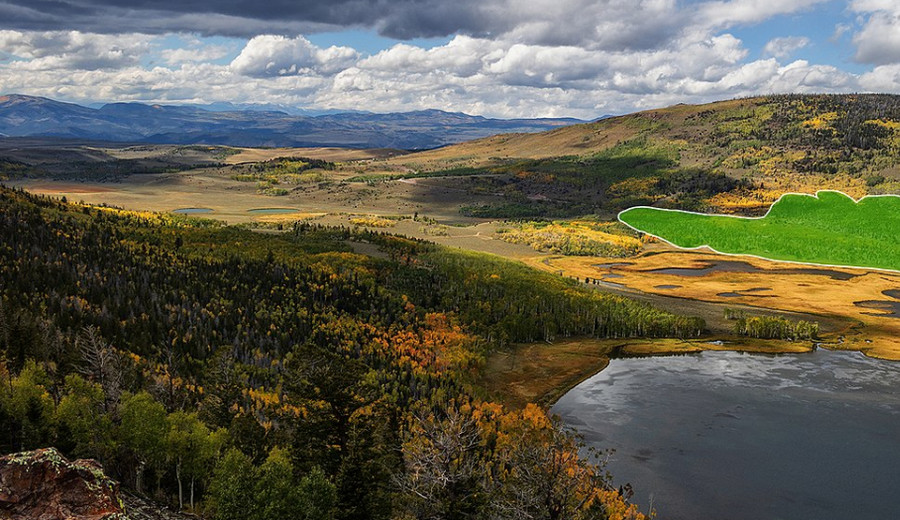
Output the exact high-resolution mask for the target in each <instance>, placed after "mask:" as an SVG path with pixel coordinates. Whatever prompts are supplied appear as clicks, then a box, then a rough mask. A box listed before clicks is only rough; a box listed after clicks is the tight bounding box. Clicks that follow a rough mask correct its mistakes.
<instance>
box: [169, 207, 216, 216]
mask: <svg viewBox="0 0 900 520" xmlns="http://www.w3.org/2000/svg"><path fill="white" fill-rule="evenodd" d="M213 211H215V210H213V209H210V208H178V209H173V210H172V213H178V214H180V215H192V214H195V213H212V212H213Z"/></svg>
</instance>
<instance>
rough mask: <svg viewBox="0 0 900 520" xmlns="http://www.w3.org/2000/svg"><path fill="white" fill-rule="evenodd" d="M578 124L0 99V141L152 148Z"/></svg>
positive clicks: (362, 142)
mask: <svg viewBox="0 0 900 520" xmlns="http://www.w3.org/2000/svg"><path fill="white" fill-rule="evenodd" d="M579 122H581V121H579V120H577V119H508V120H507V119H489V118H485V117H480V116H470V115H466V114H460V113H451V112H443V111H440V110H423V111H416V112H404V113H396V114H373V113H366V112H348V113H337V114H323V115H318V116H306V115H296V114H288V113H285V112H282V111H275V110H252V109H248V108H246V107H244V108H243V109H240V110H238V109H234V110H230V111H211V110H205V109H203V108H199V107H196V106H170V105H158V104H157V105H146V104H142V103H111V104H107V105H103V106H101V107H100V108H88V107H83V106H80V105H76V104H72V103H62V102H59V101H54V100H51V99H47V98H41V97H32V96H22V95H16V94H13V95H7V96H0V137H4V136H5V137H52V138H66V139H80V140H94V141H109V142H130V143H154V144H215V145H229V146H252V147H318V146H339V147H345V148H400V149H409V150H412V149H419V150H421V149H426V148H434V147H437V146H443V145H447V144H450V143H459V142H462V141H467V140H471V139H476V138H480V137H485V136H489V135H493V134H497V133H502V132H538V131H544V130H548V129H552V128H556V127H559V126H565V125H570V124H573V123H579Z"/></svg>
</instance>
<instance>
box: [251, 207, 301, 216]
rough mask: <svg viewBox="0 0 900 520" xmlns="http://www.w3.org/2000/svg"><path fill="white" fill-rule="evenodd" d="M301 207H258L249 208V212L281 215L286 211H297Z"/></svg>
mask: <svg viewBox="0 0 900 520" xmlns="http://www.w3.org/2000/svg"><path fill="white" fill-rule="evenodd" d="M299 211H300V210H299V209H296V208H256V209H248V210H247V213H252V214H254V215H281V214H285V213H297V212H299Z"/></svg>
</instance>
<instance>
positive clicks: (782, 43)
mask: <svg viewBox="0 0 900 520" xmlns="http://www.w3.org/2000/svg"><path fill="white" fill-rule="evenodd" d="M807 45H809V38H807V37H805V36H780V37H778V38H772V39H771V40H769V42H768V43H766V45H765V47H763V54H764V55H765V56H774V57H775V58H787V57H788V56H790V55H791V54H794V53H795V52H797V51H799V50H800V49H802V48H804V47H806V46H807Z"/></svg>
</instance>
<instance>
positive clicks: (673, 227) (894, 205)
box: [619, 191, 900, 271]
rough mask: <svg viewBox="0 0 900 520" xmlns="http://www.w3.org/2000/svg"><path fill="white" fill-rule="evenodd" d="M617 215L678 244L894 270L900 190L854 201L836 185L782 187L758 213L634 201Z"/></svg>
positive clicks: (898, 262) (898, 266)
mask: <svg viewBox="0 0 900 520" xmlns="http://www.w3.org/2000/svg"><path fill="white" fill-rule="evenodd" d="M619 219H620V220H621V221H622V222H624V223H625V224H628V225H629V226H631V227H633V228H635V229H637V230H640V231H643V232H645V233H648V234H651V235H654V236H657V237H659V238H662V239H663V240H666V241H668V242H671V243H672V244H674V245H676V246H678V247H682V248H698V247H703V246H708V247H710V248H712V249H714V250H716V251H718V252H722V253H729V254H741V255H753V256H758V257H762V258H767V259H772V260H788V261H794V262H805V263H813V264H823V265H839V266H848V267H874V268H880V269H890V270H898V271H900V233H898V231H900V197H865V198H862V199H860V200H859V201H858V202H857V201H854V200H853V199H852V198H850V197H849V196H847V195H844V194H843V193H841V192H836V191H820V192H819V193H818V194H817V195H816V196H808V195H797V194H788V195H785V196H783V197H782V198H781V199H779V200H778V201H777V202H776V203H775V204H773V205H772V207H771V209H770V210H769V212H768V214H766V216H765V217H763V218H739V217H728V216H719V215H702V214H698V213H690V212H685V211H668V210H661V209H656V208H647V207H638V208H631V209H628V210H625V211H623V212H622V213H620V215H619Z"/></svg>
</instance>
